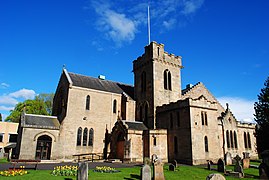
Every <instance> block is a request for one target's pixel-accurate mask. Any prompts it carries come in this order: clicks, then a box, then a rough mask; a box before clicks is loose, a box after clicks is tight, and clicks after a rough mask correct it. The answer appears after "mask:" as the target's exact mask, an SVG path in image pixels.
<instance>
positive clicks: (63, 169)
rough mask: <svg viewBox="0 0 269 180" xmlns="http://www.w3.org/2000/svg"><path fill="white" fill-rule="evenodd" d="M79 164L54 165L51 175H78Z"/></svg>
mask: <svg viewBox="0 0 269 180" xmlns="http://www.w3.org/2000/svg"><path fill="white" fill-rule="evenodd" d="M77 171H78V166H67V165H65V166H56V167H54V169H53V171H52V172H51V175H53V176H76V175H77Z"/></svg>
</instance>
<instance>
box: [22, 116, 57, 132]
mask: <svg viewBox="0 0 269 180" xmlns="http://www.w3.org/2000/svg"><path fill="white" fill-rule="evenodd" d="M22 125H23V126H24V127H35V128H42V129H43V128H44V129H60V123H59V121H58V119H57V117H56V116H44V115H36V114H25V115H24V120H23V124H22Z"/></svg>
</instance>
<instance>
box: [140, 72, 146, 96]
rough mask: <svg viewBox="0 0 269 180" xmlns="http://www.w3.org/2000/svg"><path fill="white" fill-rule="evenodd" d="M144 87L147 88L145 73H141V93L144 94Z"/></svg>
mask: <svg viewBox="0 0 269 180" xmlns="http://www.w3.org/2000/svg"><path fill="white" fill-rule="evenodd" d="M146 87H147V77H146V72H145V71H143V72H142V74H141V92H146Z"/></svg>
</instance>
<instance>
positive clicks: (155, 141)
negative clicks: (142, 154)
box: [153, 137, 157, 146]
mask: <svg viewBox="0 0 269 180" xmlns="http://www.w3.org/2000/svg"><path fill="white" fill-rule="evenodd" d="M153 145H154V146H156V145H157V139H156V137H153Z"/></svg>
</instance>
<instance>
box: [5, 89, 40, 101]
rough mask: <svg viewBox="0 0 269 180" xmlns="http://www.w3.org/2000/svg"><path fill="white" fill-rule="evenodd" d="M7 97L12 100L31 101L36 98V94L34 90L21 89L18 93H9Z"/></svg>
mask: <svg viewBox="0 0 269 180" xmlns="http://www.w3.org/2000/svg"><path fill="white" fill-rule="evenodd" d="M9 96H10V97H14V98H23V99H33V98H34V97H35V96H36V93H35V91H34V90H31V89H24V88H23V89H21V90H19V91H16V92H13V93H10V94H9Z"/></svg>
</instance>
